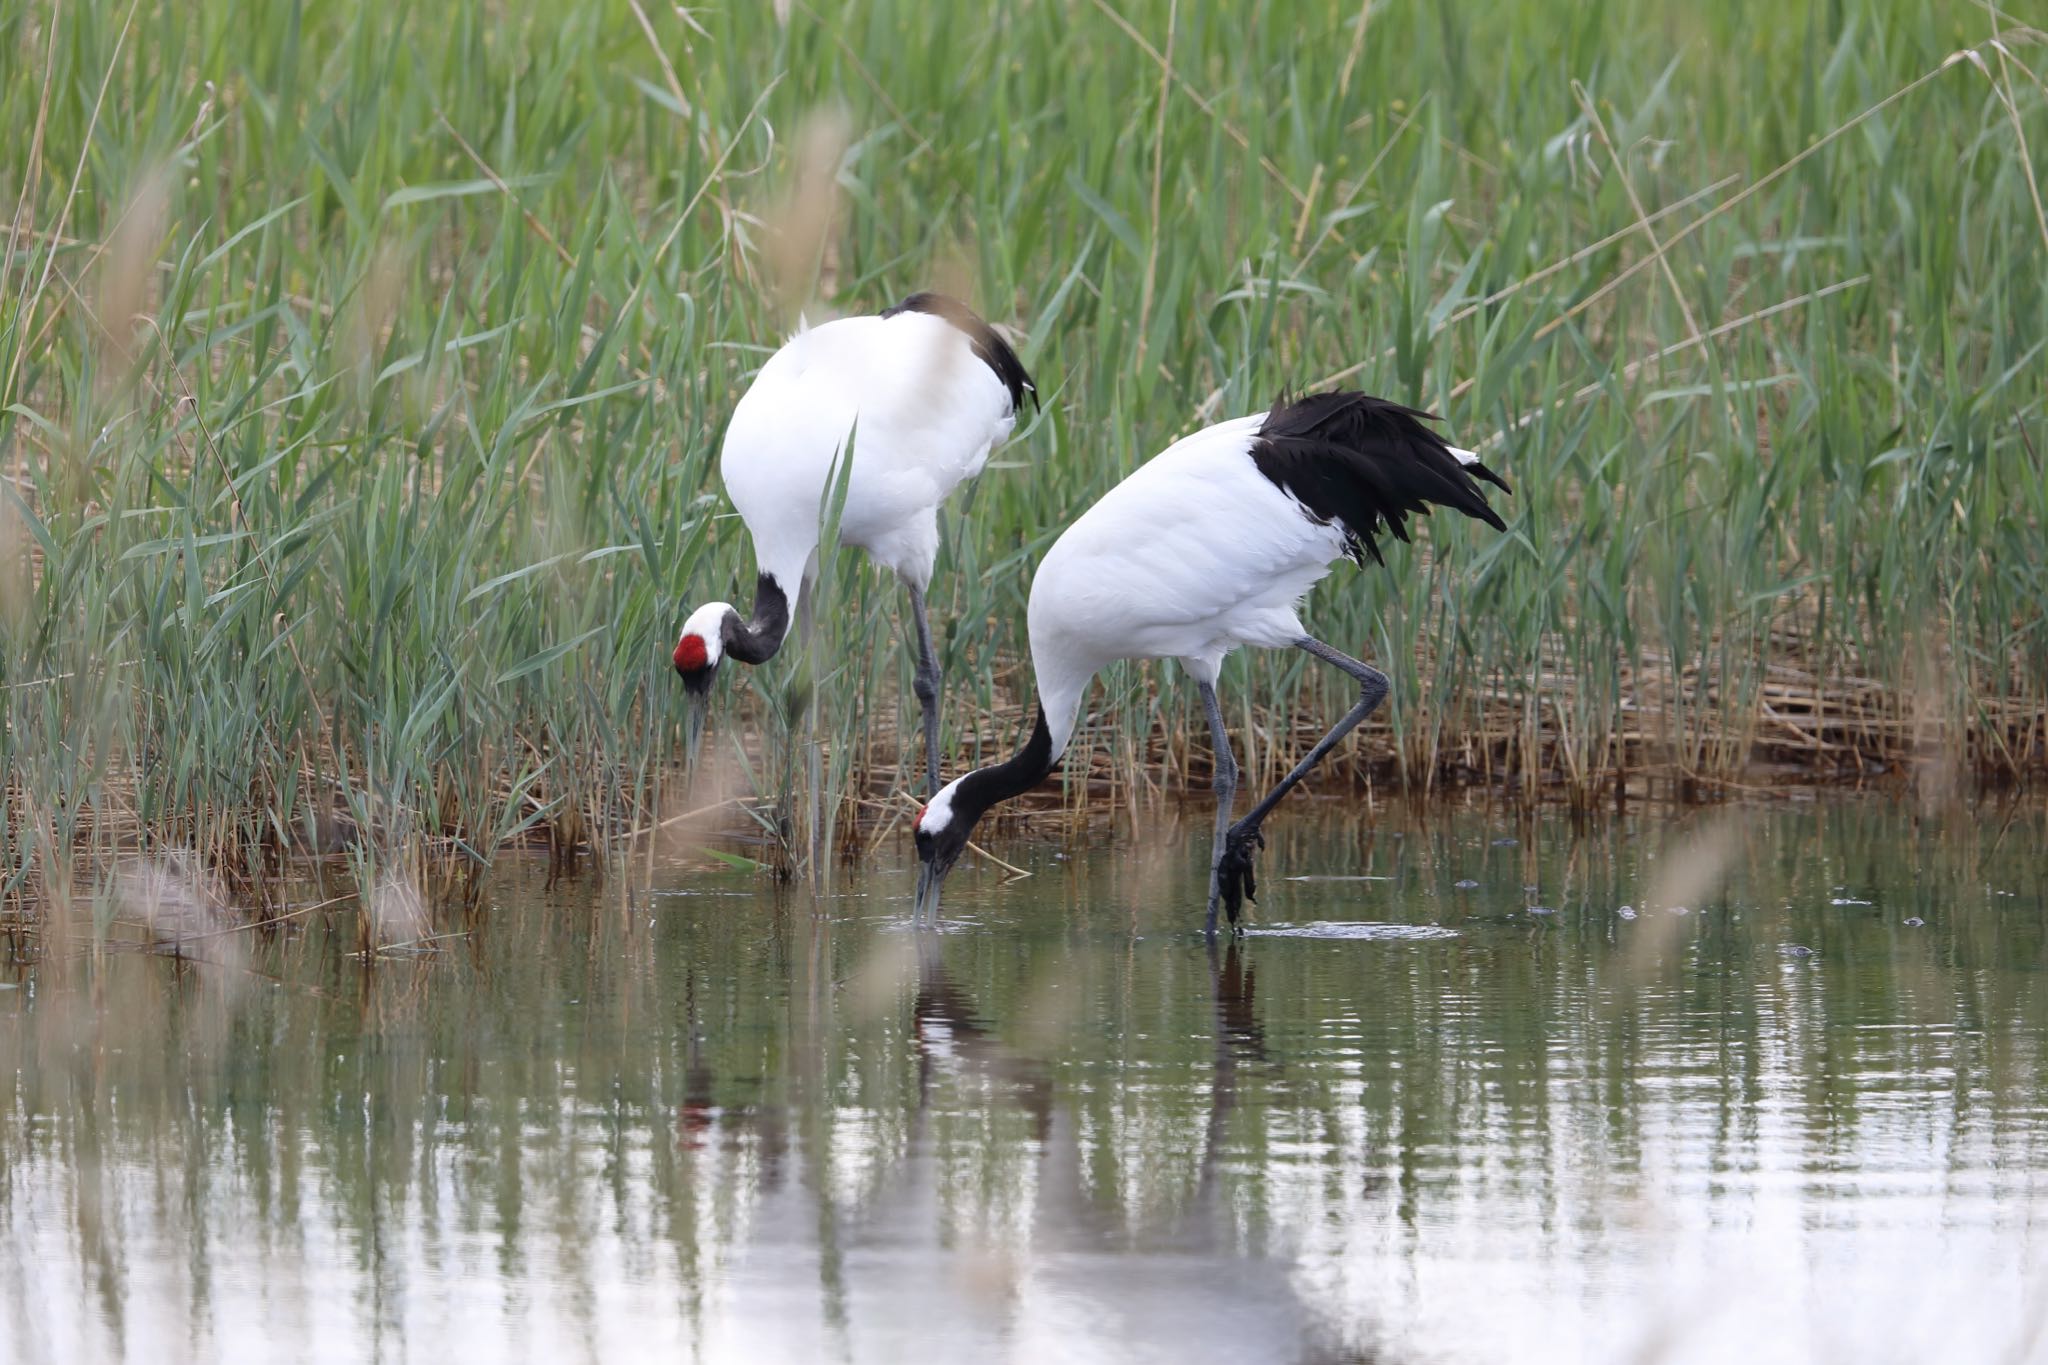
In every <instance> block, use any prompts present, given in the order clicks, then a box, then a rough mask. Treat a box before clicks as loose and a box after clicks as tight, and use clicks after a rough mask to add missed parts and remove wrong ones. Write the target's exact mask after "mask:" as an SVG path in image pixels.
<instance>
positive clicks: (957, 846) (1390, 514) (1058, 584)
mask: <svg viewBox="0 0 2048 1365" xmlns="http://www.w3.org/2000/svg"><path fill="white" fill-rule="evenodd" d="M1434 420H1436V419H1435V418H1433V417H1431V416H1430V415H1429V414H1427V413H1423V412H1417V411H1415V410H1414V409H1412V408H1406V407H1402V406H1401V405H1400V404H1398V403H1390V402H1387V401H1386V400H1384V399H1380V398H1373V397H1371V396H1369V395H1367V394H1363V393H1350V392H1343V391H1337V392H1330V393H1315V394H1309V395H1307V396H1305V397H1301V398H1297V399H1293V400H1283V401H1281V402H1280V403H1279V404H1278V405H1276V406H1275V407H1274V408H1273V409H1272V411H1270V412H1262V413H1257V414H1255V415H1253V416H1250V417H1240V418H1238V419H1236V420H1235V421H1230V422H1223V423H1220V424H1218V425H1216V426H1213V427H1209V428H1208V429H1206V430H1204V431H1198V432H1196V433H1195V434H1194V435H1192V436H1189V437H1187V438H1186V439H1184V440H1181V441H1178V442H1176V443H1175V444H1173V445H1172V446H1170V447H1168V448H1167V449H1166V450H1165V451H1164V452H1163V453H1162V454H1160V455H1158V456H1156V457H1155V458H1154V459H1152V460H1151V461H1150V462H1148V463H1147V464H1145V465H1143V466H1141V467H1140V468H1139V469H1138V470H1137V471H1136V472H1134V473H1133V474H1132V475H1131V476H1130V477H1129V478H1127V479H1125V480H1124V481H1123V482H1122V483H1120V484H1118V485H1117V486H1116V487H1115V488H1112V489H1111V490H1110V491H1109V492H1108V493H1106V494H1105V495H1103V497H1102V499H1101V501H1099V502H1097V503H1096V504H1095V505H1094V506H1093V507H1091V508H1089V509H1088V510H1087V511H1086V512H1084V513H1083V514H1082V515H1081V517H1080V519H1079V520H1078V521H1076V522H1075V523H1074V524H1073V525H1072V526H1070V527H1068V528H1067V530H1066V532H1065V533H1064V534H1063V535H1061V536H1060V538H1059V540H1057V541H1056V542H1054V544H1053V547H1052V549H1051V550H1049V551H1047V552H1046V556H1045V561H1044V562H1043V563H1042V564H1040V565H1039V566H1038V576H1037V578H1036V579H1034V580H1033V582H1032V584H1031V605H1030V608H1029V614H1028V620H1029V625H1030V634H1031V662H1032V667H1033V670H1034V671H1035V672H1036V673H1037V675H1038V717H1037V721H1036V723H1035V724H1034V725H1033V726H1032V729H1031V735H1030V738H1029V739H1028V740H1027V741H1026V742H1025V745H1024V747H1023V748H1022V749H1021V750H1020V751H1019V752H1018V753H1017V754H1016V755H1015V756H1014V757H1012V758H1011V759H1010V760H1009V761H1008V762H1005V763H998V764H995V765H993V766H990V767H985V768H977V769H975V770H974V771H973V772H971V773H968V774H967V775H965V776H964V777H959V778H956V779H954V780H953V781H952V782H949V783H948V784H946V786H944V787H943V788H941V789H940V790H939V793H938V795H936V796H934V797H933V798H932V799H931V801H930V803H929V804H927V805H926V806H925V807H924V809H923V810H921V811H919V812H918V816H917V821H916V835H917V853H918V858H919V859H920V861H921V864H922V866H921V867H920V869H919V873H918V883H917V917H918V919H919V920H920V921H921V922H922V921H925V920H927V919H930V918H935V917H936V915H937V913H938V904H939V889H940V886H941V885H942V883H943V882H944V881H945V877H946V874H947V872H949V871H950V870H951V869H952V866H953V863H954V860H955V859H957V858H958V857H959V856H960V850H961V849H962V848H964V847H965V846H966V843H967V836H968V833H969V831H971V830H972V829H973V828H974V824H975V822H976V821H977V820H979V819H980V818H981V817H982V815H983V813H984V812H986V811H987V810H988V809H989V807H991V806H993V805H995V804H996V803H997V802H999V801H1006V800H1008V799H1010V798H1011V797H1013V796H1016V795H1018V794H1020V793H1021V792H1024V791H1026V790H1028V789H1029V788H1031V787H1033V786H1035V785H1036V784H1037V783H1038V782H1040V781H1041V780H1042V779H1044V778H1045V777H1046V775H1047V774H1049V773H1051V772H1052V770H1053V769H1054V768H1055V767H1057V766H1058V765H1059V761H1060V756H1061V755H1062V754H1063V753H1065V752H1066V748H1067V742H1068V740H1069V739H1071V738H1072V736H1073V733H1074V723H1075V719H1076V717H1077V716H1078V714H1079V712H1080V708H1081V696H1082V694H1083V693H1084V692H1085V691H1086V690H1087V688H1088V684H1089V682H1090V680H1092V679H1093V678H1094V676H1095V674H1096V672H1097V671H1098V670H1100V669H1101V668H1103V667H1104V666H1105V665H1107V664H1109V663H1110V662H1112V661H1114V660H1117V659H1164V658H1173V659H1179V660H1180V661H1181V664H1182V665H1183V666H1184V667H1185V668H1186V669H1187V670H1188V672H1189V673H1190V674H1191V675H1193V677H1194V679H1195V684H1196V686H1197V687H1198V688H1199V689H1200V691H1201V695H1202V706H1203V709H1204V710H1205V711H1206V712H1207V714H1208V719H1209V733H1210V736H1211V738H1212V739H1213V740H1214V742H1215V746H1216V797H1217V800H1216V832H1215V843H1214V846H1213V848H1212V850H1211V853H1210V859H1209V914H1208V920H1207V924H1206V932H1207V933H1208V934H1209V935H1210V936H1211V937H1213V936H1214V935H1215V932H1216V911H1217V907H1218V905H1219V904H1220V905H1221V906H1222V907H1223V909H1224V910H1225V911H1226V912H1227V913H1228V914H1229V916H1230V921H1231V923H1232V924H1233V925H1235V924H1236V923H1237V916H1238V910H1239V908H1240V907H1241V905H1242V903H1243V901H1244V899H1245V898H1246V897H1248V896H1251V895H1252V894H1253V892H1254V890H1255V886H1254V879H1253V869H1252V858H1253V854H1254V853H1255V852H1256V850H1257V849H1258V848H1259V847H1261V846H1263V844H1264V839H1263V838H1262V837H1261V835H1260V833H1259V826H1260V824H1261V822H1263V821H1264V820H1265V818H1266V816H1267V815H1268V814H1269V813H1270V812H1271V811H1272V809H1273V807H1274V806H1275V805H1276V804H1277V803H1278V802H1279V800H1280V798H1281V797H1283V796H1285V795H1286V794H1287V793H1288V792H1289V791H1291V790H1292V789H1293V788H1294V787H1295V786H1296V785H1297V784H1298V783H1300V781H1301V780H1302V779H1303V778H1304V777H1306V776H1307V775H1308V773H1309V770H1310V769H1312V768H1314V767H1315V765H1316V764H1317V762H1319V761H1320V760H1321V759H1322V757H1323V755H1324V754H1327V753H1328V752H1329V751H1330V750H1331V748H1333V747H1334V746H1335V745H1336V744H1337V742H1338V741H1339V740H1341V739H1343V738H1344V736H1345V735H1347V734H1349V733H1350V732H1351V731H1352V730H1353V729H1354V728H1355V727H1356V726H1357V725H1358V723H1359V722H1360V721H1363V720H1364V719H1365V718H1366V717H1367V716H1368V715H1371V714H1372V711H1373V708H1374V707H1376V706H1378V705H1379V704H1380V701H1381V700H1382V699H1383V698H1384V697H1385V696H1386V695H1387V685H1388V684H1387V678H1386V675H1385V674H1383V673H1381V672H1380V671H1379V670H1378V669H1376V668H1374V667H1372V666H1371V665H1370V664H1366V663H1363V662H1361V661H1360V660H1357V659H1354V658H1352V657H1351V656H1350V655H1348V654H1345V653H1343V652H1342V651H1341V650H1337V649H1333V648H1331V647H1330V646H1329V645H1326V644H1324V643H1323V642H1322V641H1321V640H1318V639H1316V638H1314V637H1313V636H1311V635H1310V634H1309V633H1308V632H1307V630H1306V629H1305V628H1304V627H1303V626H1302V624H1301V617H1300V616H1299V615H1298V614H1297V612H1296V608H1297V607H1298V605H1299V604H1300V602H1301V599H1302V597H1303V595H1304V594H1306V593H1307V592H1308V590H1309V588H1310V587H1312V586H1313V585H1314V584H1315V583H1316V582H1317V581H1318V580H1320V579H1321V578H1322V577H1323V576H1324V575H1325V574H1327V573H1328V572H1329V571H1330V566H1331V565H1332V564H1333V563H1335V562H1336V561H1337V560H1339V559H1343V558H1347V557H1348V558H1350V559H1352V560H1354V561H1356V562H1358V563H1360V564H1363V563H1364V562H1365V560H1366V559H1367V558H1368V557H1370V558H1372V559H1374V560H1376V561H1377V560H1380V551H1379V547H1378V545H1377V544H1376V543H1375V540H1374V537H1375V536H1376V535H1377V534H1378V533H1379V532H1380V531H1381V530H1382V529H1384V530H1386V531H1389V532H1391V533H1392V534H1393V535H1394V536H1395V537H1397V538H1398V539H1401V540H1406V539H1407V538H1408V528H1407V518H1408V516H1409V515H1410V514H1424V515H1426V514H1427V513H1428V511H1429V509H1430V506H1431V505H1432V504H1435V505H1437V506H1440V507H1450V508H1455V509H1456V510H1458V511H1460V512H1463V513H1465V514H1466V515H1467V516H1471V517H1477V518H1478V519H1479V520H1481V521H1483V522H1485V523H1487V524H1488V525H1489V526H1492V527H1493V528H1495V529H1496V530H1505V529H1506V528H1505V527H1504V526H1503V525H1502V523H1501V520H1500V517H1499V516H1498V515H1496V514H1495V513H1494V511H1493V509H1492V508H1491V507H1489V506H1488V505H1487V502H1486V497H1485V494H1484V492H1483V491H1482V490H1481V488H1480V486H1479V483H1478V480H1480V479H1484V480H1486V481H1487V482H1489V483H1492V484H1494V485H1496V486H1497V487H1499V488H1500V489H1502V490H1503V491H1512V490H1509V489H1508V485H1507V482H1506V480H1504V479H1502V478H1501V477H1500V476H1499V475H1498V474H1495V473H1494V472H1493V471H1492V470H1490V469H1488V468H1487V467H1486V466H1485V465H1483V464H1481V463H1479V459H1478V457H1477V456H1475V455H1473V454H1472V453H1471V452H1469V451H1462V450H1454V449H1452V448H1451V447H1450V446H1447V445H1445V444H1444V442H1443V441H1442V440H1441V439H1440V438H1439V437H1438V436H1437V435H1436V433H1435V432H1433V431H1431V430H1430V429H1429V428H1428V427H1426V426H1424V425H1423V423H1424V422H1425V421H1434ZM1382 562H1383V561H1382ZM1239 645H1259V646H1263V647H1265V648H1268V649H1278V648H1281V647H1283V646H1291V647H1293V648H1295V649H1299V650H1302V651H1304V652H1306V653H1308V654H1312V655H1314V656H1315V657H1316V658H1318V659H1321V660H1323V661H1324V662H1325V663H1328V664H1332V665H1334V666H1335V667H1337V668H1340V669H1342V670H1343V671H1344V672H1346V673H1348V674H1350V675H1351V676H1352V677H1353V678H1355V679H1356V680H1357V682H1358V687H1359V695H1358V702H1357V704H1356V705H1354V706H1353V707H1352V708H1351V709H1350V710H1349V711H1348V712H1346V713H1345V715H1344V718H1343V719H1342V720H1340V721H1338V722H1337V724H1336V725H1335V726H1334V727H1332V729H1331V730H1330V732H1329V733H1328V734H1327V735H1324V736H1323V738H1322V739H1321V740H1320V741H1319V742H1318V743H1317V744H1316V746H1315V747H1314V748H1313V749H1310V750H1309V752H1308V753H1307V755H1306V756H1305V757H1303V758H1302V760H1301V762H1300V763H1298V764H1296V765H1295V767H1294V770H1293V771H1292V772H1290V773H1288V774H1287V776H1286V777H1284V778H1282V779H1281V781H1280V783H1279V785H1278V786H1276V787H1274V788H1273V790H1272V791H1271V792H1268V793H1267V794H1266V796H1265V799H1263V800H1261V801H1260V802H1259V803H1258V804H1257V805H1256V806H1254V807H1252V808H1251V810H1250V811H1248V812H1246V814H1245V817H1244V818H1243V819H1242V820H1239V821H1238V822H1237V823H1236V824H1231V823H1230V813H1231V799H1232V797H1233V796H1234V795H1235V794H1236V790H1237V762H1236V760H1235V759H1234V758H1232V756H1231V752H1230V739H1229V736H1228V735H1226V734H1225V733H1224V729H1223V712H1222V709H1221V708H1220V707H1219V706H1218V705H1217V702H1216V673H1217V669H1218V667H1219V666H1220V665H1221V664H1222V662H1223V658H1224V656H1225V655H1226V654H1228V653H1230V651H1231V650H1233V649H1235V648H1237V647H1238V646H1239Z"/></svg>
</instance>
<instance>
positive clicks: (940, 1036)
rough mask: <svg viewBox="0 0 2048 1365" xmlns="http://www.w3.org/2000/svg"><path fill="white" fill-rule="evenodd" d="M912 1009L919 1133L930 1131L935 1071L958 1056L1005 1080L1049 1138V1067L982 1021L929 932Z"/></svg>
mask: <svg viewBox="0 0 2048 1365" xmlns="http://www.w3.org/2000/svg"><path fill="white" fill-rule="evenodd" d="M910 1013H911V1019H912V1021H913V1022H914V1023H915V1025H916V1030H917V1123H916V1127H915V1130H914V1132H915V1136H918V1137H921V1136H923V1133H924V1126H925V1119H926V1117H927V1116H928V1115H929V1113H930V1110H931V1090H932V1081H933V1079H934V1076H935V1075H936V1073H937V1071H938V1070H939V1069H940V1068H941V1067H943V1066H945V1065H947V1064H948V1063H949V1062H953V1063H958V1064H963V1065H965V1066H968V1067H971V1068H972V1069H974V1070H976V1071H979V1072H981V1073H983V1074H984V1075H986V1076H988V1077H989V1078H990V1079H992V1080H994V1081H997V1082H999V1083H1000V1084H1001V1085H1002V1086H1003V1088H1004V1089H1005V1090H1007V1091H1008V1092H1009V1093H1010V1094H1011V1095H1013V1096H1014V1097H1015V1098H1016V1100H1017V1103H1018V1104H1020V1105H1022V1106H1023V1107H1024V1109H1025V1110H1026V1112H1028V1113H1029V1114H1030V1115H1031V1136H1032V1138H1033V1140H1035V1141H1037V1142H1040V1143H1043V1142H1044V1141H1045V1139H1046V1134H1047V1132H1048V1130H1049V1129H1050V1127H1051V1124H1052V1082H1051V1081H1049V1080H1047V1079H1046V1074H1045V1067H1044V1066H1043V1065H1041V1064H1040V1063H1038V1062H1036V1061H1034V1060H1032V1059H1030V1058H1027V1057H1024V1056H1022V1055H1020V1054H1018V1053H1016V1052H1013V1051H1011V1050H1010V1049H1009V1048H1008V1047H1006V1046H1005V1045H1004V1044H1003V1042H1002V1041H1001V1040H1000V1039H998V1038H997V1037H996V1036H995V1035H994V1034H992V1033H990V1032H989V1030H988V1029H987V1027H986V1026H984V1025H983V1024H982V1022H981V1021H980V1019H979V1018H977V1017H976V1014H975V1009H974V1002H973V1001H972V1000H970V999H968V997H967V993H966V992H965V991H963V990H962V989H961V988H960V987H959V986H958V985H956V984H955V983H954V982H953V980H952V978H950V977H949V976H947V975H946V960H945V956H944V953H943V951H942V949H941V948H940V946H939V942H938V940H937V938H936V937H934V936H932V935H929V934H925V935H919V937H918V942H917V997H916V999H915V1001H914V1002H913V1003H912V1005H911V1010H910Z"/></svg>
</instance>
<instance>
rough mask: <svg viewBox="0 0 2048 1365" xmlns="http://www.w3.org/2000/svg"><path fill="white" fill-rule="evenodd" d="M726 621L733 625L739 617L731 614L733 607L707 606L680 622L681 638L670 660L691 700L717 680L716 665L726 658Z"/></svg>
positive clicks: (722, 604)
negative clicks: (681, 627)
mask: <svg viewBox="0 0 2048 1365" xmlns="http://www.w3.org/2000/svg"><path fill="white" fill-rule="evenodd" d="M728 617H730V618H731V619H732V620H733V621H735V622H737V621H738V620H739V613H738V612H737V611H735V610H733V605H732V603H730V602H706V603H705V604H704V605H703V606H701V607H699V608H697V610H695V611H693V612H691V613H690V619H689V620H687V621H685V622H683V633H682V637H681V638H680V639H678V640H677V641H676V652H675V654H674V656H673V659H674V662H675V666H676V673H677V674H678V676H680V677H681V678H682V680H683V686H684V687H685V688H687V689H689V692H690V695H691V696H693V697H701V696H703V695H704V694H705V693H707V692H709V691H710V690H711V683H712V680H713V679H715V678H716V677H717V676H718V665H719V663H720V662H721V661H722V660H723V659H724V658H725V623H726V618H728Z"/></svg>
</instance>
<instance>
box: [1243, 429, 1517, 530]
mask: <svg viewBox="0 0 2048 1365" xmlns="http://www.w3.org/2000/svg"><path fill="white" fill-rule="evenodd" d="M1437 420H1438V419H1437V418H1436V417H1434V416H1432V415H1431V414H1429V413H1426V412H1421V411H1418V410H1417V409H1415V408H1410V407H1403V406H1402V405H1401V404H1399V403H1391V402H1388V401H1387V400H1386V399H1384V398H1374V397H1373V396H1372V395H1370V394H1364V393H1358V392H1355V391H1351V390H1345V389H1333V390H1331V391H1329V392H1327V393H1311V394H1304V395H1303V396H1301V397H1299V398H1294V399H1289V398H1286V397H1284V396H1283V397H1282V399H1281V400H1280V401H1279V402H1277V403H1275V404H1274V405H1273V410H1272V411H1271V412H1270V413H1268V414H1267V415H1266V420H1265V422H1264V424H1263V425H1261V426H1260V428H1259V434H1258V436H1257V437H1256V438H1254V440H1253V442H1252V450H1251V455H1252V462H1253V463H1254V464H1256V465H1257V466H1258V468H1259V472H1260V473H1261V474H1264V475H1265V476H1266V477H1267V478H1269V479H1271V480H1272V481H1273V482H1274V483H1275V484H1277V485H1278V486H1279V487H1280V488H1282V489H1283V490H1285V491H1286V492H1288V493H1289V494H1291V495H1293V496H1294V498H1295V499H1296V500H1298V501H1299V502H1300V503H1301V505H1302V506H1303V507H1305V508H1307V509H1308V511H1309V513H1310V515H1312V516H1314V517H1315V518H1316V520H1318V521H1320V522H1324V523H1326V524H1328V523H1335V524H1337V525H1340V526H1342V527H1343V528H1344V537H1345V540H1346V542H1347V549H1348V551H1349V553H1350V555H1351V557H1352V558H1353V559H1354V560H1356V561H1358V562H1359V563H1361V564H1363V563H1364V562H1365V559H1366V556H1368V555H1370V556H1371V557H1372V559H1373V560H1374V561H1375V562H1376V563H1384V562H1385V561H1384V560H1383V559H1382V558H1381V556H1380V548H1379V545H1378V544H1377V543H1376V542H1375V539H1374V538H1375V537H1376V536H1377V535H1378V534H1379V533H1380V531H1381V530H1382V529H1384V530H1386V531H1388V532H1391V533H1392V534H1393V536H1394V538H1395V539H1396V540H1404V541H1405V540H1407V539H1408V517H1409V516H1410V515H1416V516H1428V515H1429V511H1430V508H1431V506H1432V505H1434V506H1437V507H1449V508H1453V509H1455V510H1456V511H1459V512H1463V513H1464V514H1465V515H1466V516H1468V517H1476V518H1478V519H1479V520H1480V521H1483V522H1485V523H1486V524H1487V525H1489V526H1491V527H1493V528H1494V529H1495V530H1496V531H1504V530H1506V529H1507V527H1506V525H1505V524H1504V523H1503V522H1502V521H1501V519H1500V516H1499V515H1498V514H1497V513H1496V512H1495V511H1494V510H1493V508H1491V507H1489V506H1488V505H1487V502H1486V493H1485V491H1484V490H1483V489H1481V488H1480V486H1479V483H1478V480H1480V479H1484V480H1485V481H1486V482H1488V483H1491V484H1493V485H1494V486H1495V487H1497V488H1499V489H1500V490H1501V491H1503V492H1506V493H1513V492H1514V490H1513V489H1512V488H1509V487H1508V484H1507V480H1505V479H1503V478H1502V477H1501V476H1500V475H1498V474H1496V473H1494V472H1493V471H1492V470H1490V469H1488V468H1487V467H1486V466H1485V465H1483V464H1471V465H1467V464H1461V463H1460V462H1459V460H1458V457H1457V456H1455V455H1453V454H1452V453H1451V448H1450V447H1449V446H1447V445H1445V444H1444V441H1443V438H1442V437H1440V436H1438V435H1437V434H1436V433H1435V432H1434V431H1432V430H1430V429H1429V428H1428V427H1426V426H1424V425H1423V423H1425V422H1434V421H1437Z"/></svg>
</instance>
